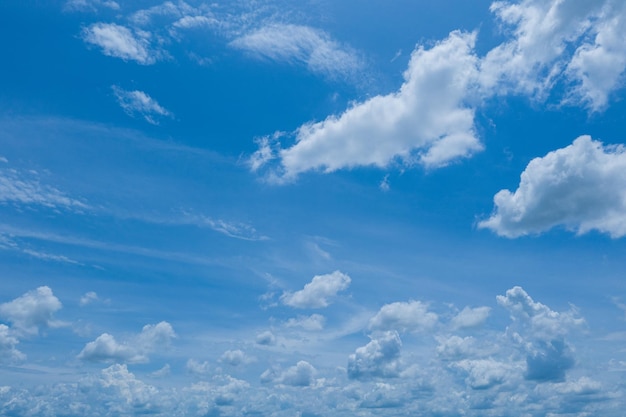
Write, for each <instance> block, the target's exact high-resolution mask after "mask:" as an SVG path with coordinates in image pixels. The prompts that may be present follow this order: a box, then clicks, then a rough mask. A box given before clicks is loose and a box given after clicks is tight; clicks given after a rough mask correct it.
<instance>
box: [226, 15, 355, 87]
mask: <svg viewBox="0 0 626 417" xmlns="http://www.w3.org/2000/svg"><path fill="white" fill-rule="evenodd" d="M230 46H232V47H234V48H238V49H242V50H245V51H248V52H251V53H253V54H255V55H257V56H259V57H263V58H268V59H271V60H274V61H279V62H287V63H290V64H295V63H301V64H304V65H306V67H307V68H308V69H309V70H310V71H311V72H314V73H319V74H322V75H324V76H327V77H330V78H335V77H349V76H354V75H355V74H356V73H357V72H358V70H359V69H360V68H361V67H362V63H361V60H360V59H359V58H358V56H357V55H356V53H355V52H354V51H352V50H351V49H349V48H347V47H344V46H342V45H340V44H339V43H338V42H336V41H334V40H332V39H331V37H330V36H329V35H328V34H327V33H325V32H323V31H321V30H319V29H314V28H311V27H308V26H300V25H293V24H270V25H267V26H264V27H262V28H260V29H257V30H255V31H253V32H251V33H248V34H246V35H243V36H241V37H239V38H237V39H235V40H233V41H232V42H230Z"/></svg>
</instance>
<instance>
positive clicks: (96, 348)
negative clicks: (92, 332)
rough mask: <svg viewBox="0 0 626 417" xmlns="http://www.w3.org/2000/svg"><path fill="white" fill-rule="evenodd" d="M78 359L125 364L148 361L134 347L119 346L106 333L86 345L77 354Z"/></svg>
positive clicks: (129, 345) (124, 344)
mask: <svg viewBox="0 0 626 417" xmlns="http://www.w3.org/2000/svg"><path fill="white" fill-rule="evenodd" d="M78 359H81V360H86V361H91V362H126V363H141V362H147V361H148V358H147V357H146V356H145V355H143V354H142V353H140V352H139V351H138V350H137V349H136V347H135V346H133V345H132V344H127V343H123V344H120V343H118V342H117V340H115V338H114V337H113V336H112V335H110V334H108V333H102V334H101V335H100V336H98V337H97V338H96V340H94V341H93V342H89V343H87V344H86V345H85V347H84V348H83V350H82V351H81V352H80V353H79V354H78Z"/></svg>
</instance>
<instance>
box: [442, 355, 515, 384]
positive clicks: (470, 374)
mask: <svg viewBox="0 0 626 417" xmlns="http://www.w3.org/2000/svg"><path fill="white" fill-rule="evenodd" d="M453 366H454V367H456V368H458V369H462V370H463V371H465V372H467V379H466V380H465V382H466V383H467V385H469V386H470V387H471V388H472V389H475V390H481V389H488V388H491V387H493V386H495V385H499V384H502V383H503V382H504V381H505V379H506V378H507V377H508V376H509V375H510V374H511V365H509V364H506V363H503V362H498V361H496V360H493V359H477V360H469V359H465V360H462V361H459V362H456V363H454V365H453Z"/></svg>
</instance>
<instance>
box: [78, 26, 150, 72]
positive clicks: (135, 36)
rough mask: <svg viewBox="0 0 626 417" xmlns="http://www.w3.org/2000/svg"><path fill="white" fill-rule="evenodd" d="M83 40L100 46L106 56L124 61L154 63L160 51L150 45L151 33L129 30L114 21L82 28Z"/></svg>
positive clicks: (144, 63) (143, 63)
mask: <svg viewBox="0 0 626 417" xmlns="http://www.w3.org/2000/svg"><path fill="white" fill-rule="evenodd" d="M82 36H83V40H84V41H85V42H87V43H90V44H92V45H96V46H99V47H100V48H102V53H103V54H104V55H107V56H112V57H115V58H121V59H123V60H124V61H129V60H132V61H136V62H137V63H139V64H142V65H150V64H154V63H155V62H156V61H157V60H158V59H160V58H161V57H162V53H161V52H159V51H157V50H153V49H152V48H151V46H150V38H151V36H152V35H151V34H150V33H149V32H146V31H142V30H131V29H129V28H127V27H125V26H121V25H118V24H115V23H95V24H93V25H91V26H89V27H86V28H84V29H83V33H82Z"/></svg>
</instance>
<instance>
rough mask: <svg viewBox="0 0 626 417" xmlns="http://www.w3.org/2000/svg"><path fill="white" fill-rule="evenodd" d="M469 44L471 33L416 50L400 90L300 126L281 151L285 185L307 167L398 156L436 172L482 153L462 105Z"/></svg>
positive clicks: (467, 90) (470, 72)
mask: <svg viewBox="0 0 626 417" xmlns="http://www.w3.org/2000/svg"><path fill="white" fill-rule="evenodd" d="M474 41H475V34H467V33H461V32H453V33H451V34H450V36H449V37H448V38H447V39H445V40H444V41H441V42H439V43H437V44H436V45H435V46H434V47H433V48H431V49H429V50H426V49H424V48H423V47H419V48H417V49H416V50H415V51H414V52H413V55H412V56H411V61H410V63H409V68H408V69H407V71H406V72H405V73H404V79H405V81H404V83H403V84H402V86H401V87H400V89H399V91H397V92H395V93H391V94H388V95H385V96H375V97H373V98H371V99H369V100H367V101H365V102H362V103H358V104H355V105H354V106H353V107H351V108H349V109H348V110H346V111H345V112H344V113H343V114H341V115H339V116H331V117H328V118H327V119H326V120H324V121H321V122H318V123H310V124H305V125H303V126H301V127H300V128H299V129H298V130H297V131H296V143H295V144H294V145H293V146H291V147H290V148H287V149H282V150H280V151H279V157H280V163H281V169H282V172H278V173H277V174H276V175H280V176H282V177H281V178H282V180H288V179H293V178H295V177H296V176H297V175H298V174H300V173H302V172H305V171H309V170H317V169H321V170H323V171H324V172H332V171H335V170H337V169H342V168H351V167H356V166H371V165H373V166H378V167H385V166H387V165H389V164H390V163H392V162H393V161H394V160H396V159H401V160H403V161H404V162H405V163H406V164H413V163H414V161H415V160H417V161H419V163H421V164H422V165H424V166H426V167H438V166H443V165H446V164H448V163H449V162H450V161H452V160H454V159H457V158H461V157H467V156H469V155H471V154H472V153H474V152H477V151H480V150H481V149H482V145H481V144H480V142H479V140H478V138H477V137H476V134H475V131H474V110H473V109H472V108H470V107H469V106H468V104H467V103H466V100H467V99H468V97H469V95H471V91H472V89H473V84H474V82H475V80H476V76H477V68H476V65H477V58H476V56H475V55H474V54H473V52H472V49H473V46H474ZM257 159H258V158H257ZM266 159H267V158H266ZM279 180H280V178H279Z"/></svg>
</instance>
